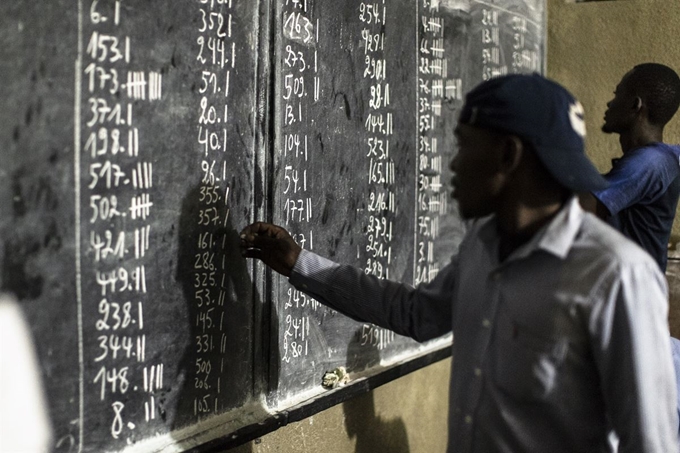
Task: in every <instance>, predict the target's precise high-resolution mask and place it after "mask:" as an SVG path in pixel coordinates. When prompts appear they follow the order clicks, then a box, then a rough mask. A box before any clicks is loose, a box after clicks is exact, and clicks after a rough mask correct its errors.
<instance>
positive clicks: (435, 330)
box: [289, 250, 458, 341]
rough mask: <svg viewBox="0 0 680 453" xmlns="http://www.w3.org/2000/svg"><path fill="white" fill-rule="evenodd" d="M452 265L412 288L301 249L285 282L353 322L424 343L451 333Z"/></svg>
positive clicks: (454, 271)
mask: <svg viewBox="0 0 680 453" xmlns="http://www.w3.org/2000/svg"><path fill="white" fill-rule="evenodd" d="M457 263H458V260H457V257H456V258H454V259H453V260H452V262H451V263H450V264H448V265H447V266H446V267H444V268H443V269H442V270H441V271H440V272H439V273H438V274H437V277H436V278H435V279H434V280H432V281H431V282H429V283H426V284H422V285H419V286H418V287H417V288H414V287H412V286H410V285H407V284H403V283H396V282H392V281H389V280H384V279H379V278H377V277H375V276H373V275H367V274H365V273H364V272H363V271H362V270H361V269H358V268H355V267H353V266H348V265H341V264H337V263H335V262H333V261H330V260H328V259H325V258H323V257H321V256H319V255H316V254H314V253H312V252H309V251H306V250H303V251H302V252H301V253H300V256H299V257H298V261H297V263H296V264H295V267H294V269H293V272H292V273H291V276H290V278H289V281H290V283H291V284H292V285H293V286H295V287H296V288H297V289H298V290H300V291H302V292H304V293H306V294H308V295H310V296H312V297H314V298H315V299H317V300H318V301H319V302H321V303H323V304H325V305H327V306H329V307H331V308H333V309H334V310H337V311H339V312H341V313H343V314H345V315H347V316H349V317H351V318H353V319H355V320H358V321H361V322H370V323H373V324H376V325H379V326H381V327H385V328H387V329H390V330H393V331H394V332H396V333H398V334H400V335H406V336H409V337H411V338H413V339H415V340H417V341H427V340H430V339H432V338H436V337H439V336H441V335H444V334H446V333H449V332H451V326H452V319H451V310H452V303H453V295H454V293H455V274H456V269H457V266H458V264H457Z"/></svg>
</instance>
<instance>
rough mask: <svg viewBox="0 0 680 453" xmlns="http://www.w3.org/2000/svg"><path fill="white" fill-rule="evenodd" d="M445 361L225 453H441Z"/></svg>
mask: <svg viewBox="0 0 680 453" xmlns="http://www.w3.org/2000/svg"><path fill="white" fill-rule="evenodd" d="M450 366H451V359H447V360H443V361H441V362H438V363H436V364H434V365H430V366H428V367H426V368H423V369H421V370H419V371H416V372H414V373H411V374H409V375H406V376H404V377H402V378H399V379H397V380H396V381H393V382H391V383H389V384H386V385H384V386H382V387H379V388H377V389H376V390H374V391H372V392H370V393H367V394H365V395H362V396H360V397H357V398H354V399H352V400H350V401H347V402H345V403H343V404H340V405H338V406H335V407H332V408H330V409H328V410H325V411H323V412H320V413H318V414H316V415H314V416H312V417H310V418H308V419H305V420H302V421H301V422H298V423H292V424H290V425H288V426H285V427H283V428H281V429H279V430H278V431H275V432H273V433H271V434H268V435H266V436H264V437H262V438H261V439H258V440H257V441H253V442H250V443H248V444H246V445H243V446H241V447H237V448H234V449H231V450H229V451H230V453H321V452H323V453H438V452H441V453H443V452H444V451H445V450H446V437H447V436H446V417H447V410H448V402H449V393H448V388H449V387H448V382H449V367H450Z"/></svg>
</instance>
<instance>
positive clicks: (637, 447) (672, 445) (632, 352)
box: [590, 262, 678, 453]
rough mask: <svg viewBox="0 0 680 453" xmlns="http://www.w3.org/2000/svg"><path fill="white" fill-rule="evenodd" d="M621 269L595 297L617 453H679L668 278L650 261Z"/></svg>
mask: <svg viewBox="0 0 680 453" xmlns="http://www.w3.org/2000/svg"><path fill="white" fill-rule="evenodd" d="M616 267H617V268H616V269H613V270H612V271H611V272H609V273H608V275H607V276H606V277H604V278H603V284H601V285H600V286H599V287H598V290H597V292H596V294H595V295H594V297H596V298H597V300H598V302H597V303H596V304H595V305H594V309H593V311H592V313H591V319H590V329H591V334H592V335H593V338H594V341H593V355H594V358H595V361H596V363H597V366H598V369H599V371H600V378H601V384H602V391H603V395H604V399H605V406H606V407H607V408H608V413H609V417H610V420H611V423H612V425H613V427H614V430H615V431H616V434H617V435H618V437H619V440H620V443H619V449H618V452H619V453H628V452H644V453H662V452H678V440H677V435H678V434H677V433H678V414H677V411H676V391H677V390H676V388H675V372H674V371H673V363H672V358H671V344H670V333H669V331H668V324H667V314H668V302H667V301H668V291H667V286H666V282H665V279H664V277H663V275H662V274H661V272H660V271H659V270H658V269H657V268H656V265H655V264H654V263H651V262H643V263H640V264H637V265H629V266H623V267H619V266H616Z"/></svg>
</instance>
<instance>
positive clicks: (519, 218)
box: [241, 75, 678, 453]
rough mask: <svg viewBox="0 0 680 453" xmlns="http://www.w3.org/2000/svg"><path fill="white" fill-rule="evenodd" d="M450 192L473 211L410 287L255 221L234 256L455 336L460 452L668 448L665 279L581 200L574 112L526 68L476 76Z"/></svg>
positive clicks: (583, 185)
mask: <svg viewBox="0 0 680 453" xmlns="http://www.w3.org/2000/svg"><path fill="white" fill-rule="evenodd" d="M455 133H456V137H457V139H458V145H459V146H458V147H459V150H458V154H457V155H456V157H455V158H454V159H453V161H452V162H451V169H452V170H453V171H454V173H455V177H454V178H453V181H452V185H453V197H454V198H455V199H456V200H457V201H458V205H459V210H460V213H461V215H462V216H463V217H464V218H467V219H474V222H472V225H471V228H470V229H469V231H468V232H467V234H466V236H465V238H464V239H463V241H462V243H461V245H460V249H459V252H458V254H457V255H456V256H454V257H453V258H452V260H451V263H450V264H449V265H447V266H446V267H445V268H444V269H442V271H441V272H440V273H439V274H438V276H437V277H436V278H435V279H434V280H433V281H432V282H430V283H426V284H422V285H420V286H418V287H417V288H413V287H411V286H409V285H405V284H399V283H396V282H391V281H387V280H379V279H377V278H375V277H373V276H369V275H366V274H365V273H364V272H363V271H362V270H361V269H356V268H354V267H352V266H346V265H340V264H337V263H334V262H332V261H329V260H327V259H325V258H322V257H320V256H318V255H316V254H314V253H312V252H309V251H306V250H301V249H300V247H299V246H298V245H297V244H296V243H295V242H294V241H293V240H292V238H291V237H290V235H289V234H288V233H287V232H286V231H285V230H284V229H282V228H280V227H277V226H274V225H270V224H264V223H255V224H253V225H250V226H248V227H246V228H245V229H244V230H243V232H242V233H241V246H242V250H243V255H244V256H247V257H252V258H258V259H261V260H262V261H263V262H264V263H265V264H267V265H269V266H270V267H272V268H273V269H274V270H276V271H277V272H279V273H281V274H283V275H285V276H288V277H289V281H290V282H291V284H293V285H294V286H295V287H296V288H298V289H300V290H301V291H304V292H306V293H307V294H309V295H311V296H312V297H315V298H316V299H317V300H319V301H321V302H323V303H325V304H327V305H328V306H330V307H332V308H334V309H336V310H338V311H341V312H343V313H345V314H347V315H348V316H351V317H353V318H355V319H360V320H362V321H365V322H372V323H375V324H377V325H380V326H383V327H387V328H389V329H392V330H394V331H395V332H397V333H399V334H402V335H408V336H411V337H413V338H415V339H416V340H419V341H425V340H429V339H432V338H435V337H437V336H440V335H443V334H445V333H448V332H451V331H453V333H454V336H455V341H454V344H453V357H454V360H453V366H452V369H451V382H450V407H449V447H448V451H449V452H451V453H453V452H456V453H461V452H463V453H464V452H485V453H486V452H520V451H521V452H551V453H555V452H557V453H559V452H565V453H566V452H607V451H610V447H609V444H608V441H607V436H608V433H609V431H610V429H611V428H613V429H614V430H615V432H616V433H617V435H618V436H619V438H620V446H619V452H658V453H662V452H663V453H667V452H677V451H678V445H677V443H676V438H675V429H676V426H677V415H676V413H675V405H674V401H675V386H674V374H673V368H672V364H671V359H670V357H671V355H670V344H669V335H668V328H667V324H666V314H667V303H666V296H667V288H666V283H665V280H664V277H663V275H662V274H661V272H660V271H659V268H658V266H657V265H656V264H655V263H654V261H653V260H652V259H651V258H650V257H649V255H647V254H646V253H644V252H643V251H642V249H640V248H639V247H638V246H637V245H635V244H634V243H633V242H631V241H629V240H628V239H626V238H625V237H623V236H622V235H621V234H619V233H617V232H616V231H615V230H613V229H612V228H610V227H609V226H607V225H606V224H604V223H603V222H601V221H599V220H598V219H597V218H596V217H595V216H593V215H590V214H586V213H584V211H583V210H582V209H581V207H580V205H579V203H578V201H577V199H576V197H575V195H574V194H575V193H576V192H582V191H593V190H598V189H601V188H604V187H606V185H607V183H606V181H605V180H604V179H603V178H602V177H601V176H600V174H599V173H598V172H597V170H596V169H595V168H594V167H593V165H592V164H591V163H590V161H589V160H588V159H587V158H586V156H585V154H584V151H583V138H584V135H585V125H584V121H583V108H582V107H581V105H580V104H579V103H578V101H576V100H575V99H574V98H573V97H572V96H571V95H570V94H569V93H568V92H567V91H566V90H565V89H564V88H562V87H561V86H559V85H557V84H556V83H554V82H551V81H549V80H547V79H545V78H543V77H541V76H539V75H511V76H505V77H500V78H497V79H492V80H490V81H487V82H484V83H482V84H481V85H479V86H478V87H477V88H475V89H474V90H472V91H471V92H470V93H469V94H468V96H467V97H466V101H465V106H464V108H463V110H462V112H461V114H460V119H459V124H458V126H457V128H456V131H455Z"/></svg>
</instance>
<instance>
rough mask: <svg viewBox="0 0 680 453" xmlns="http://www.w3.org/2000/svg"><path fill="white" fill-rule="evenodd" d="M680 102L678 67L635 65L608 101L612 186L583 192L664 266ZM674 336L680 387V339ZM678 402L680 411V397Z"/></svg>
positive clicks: (678, 170)
mask: <svg viewBox="0 0 680 453" xmlns="http://www.w3.org/2000/svg"><path fill="white" fill-rule="evenodd" d="M679 105H680V77H678V75H677V74H676V72H675V71H674V70H673V69H671V68H669V67H668V66H664V65H662V64H658V63H645V64H641V65H638V66H635V67H634V68H633V69H632V70H631V71H629V72H628V73H627V74H626V75H625V76H624V77H623V79H622V80H621V82H620V83H619V84H618V86H617V87H616V91H614V99H612V100H611V101H610V102H609V103H608V104H607V111H606V112H605V115H604V125H603V126H602V131H603V132H605V133H607V134H619V142H620V144H621V151H622V153H623V156H622V157H620V158H618V159H614V160H613V161H612V169H611V171H610V172H609V173H607V174H606V175H605V178H606V179H607V181H609V183H610V185H609V187H607V188H606V189H603V190H599V191H595V192H593V194H592V196H589V195H587V194H586V195H582V196H581V202H582V204H583V206H584V208H585V209H586V210H589V211H591V212H595V213H596V214H597V215H598V217H600V218H601V219H603V220H605V221H606V222H608V223H609V224H610V225H612V226H613V227H614V228H616V229H617V230H619V231H621V232H622V233H623V234H624V235H625V236H626V237H628V238H630V239H632V240H633V241H635V242H636V243H637V244H639V245H640V246H641V247H642V248H643V249H644V250H646V251H647V252H648V253H649V254H650V255H651V256H652V257H653V258H654V260H655V261H656V262H657V264H658V265H659V267H660V268H661V270H662V271H664V272H665V270H666V264H667V260H668V252H667V248H668V241H669V239H670V235H671V229H672V227H673V220H674V219H675V210H676V207H677V205H678V198H679V197H680V147H679V146H672V145H668V144H665V143H663V131H664V128H665V126H666V124H667V123H668V122H669V121H670V120H671V118H672V117H673V115H675V113H676V112H677V110H678V106H679ZM671 342H672V351H673V364H674V367H675V373H676V381H677V386H678V389H679V393H680V341H679V340H677V339H675V338H672V339H671ZM677 406H678V414H680V399H679V400H678V402H677ZM679 430H680V427H679Z"/></svg>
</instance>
